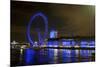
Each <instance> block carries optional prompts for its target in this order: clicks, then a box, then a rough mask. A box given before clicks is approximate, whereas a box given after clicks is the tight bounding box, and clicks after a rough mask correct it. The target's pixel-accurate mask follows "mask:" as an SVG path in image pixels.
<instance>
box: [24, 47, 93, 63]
mask: <svg viewBox="0 0 100 67" xmlns="http://www.w3.org/2000/svg"><path fill="white" fill-rule="evenodd" d="M90 53H91V51H89V50H81V51H79V50H68V49H41V50H33V49H26V50H25V52H24V55H23V56H24V62H25V63H24V65H30V64H33V65H34V64H54V63H70V62H82V61H91V58H90V56H89V55H90ZM80 58H81V59H80Z"/></svg>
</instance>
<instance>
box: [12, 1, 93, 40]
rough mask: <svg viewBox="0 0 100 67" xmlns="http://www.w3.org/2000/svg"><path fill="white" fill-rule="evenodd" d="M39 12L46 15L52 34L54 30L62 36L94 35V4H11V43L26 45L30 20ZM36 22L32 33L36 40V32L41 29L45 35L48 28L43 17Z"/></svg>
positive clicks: (19, 2) (16, 2)
mask: <svg viewBox="0 0 100 67" xmlns="http://www.w3.org/2000/svg"><path fill="white" fill-rule="evenodd" d="M37 12H42V13H44V14H45V15H46V16H47V18H48V30H49V32H50V30H52V29H55V30H57V31H58V35H59V37H61V36H66V37H71V36H72V35H73V36H95V6H93V5H73V4H72V5H71V4H57V3H56V4H54V3H53V4H51V3H41V2H24V1H22V2H21V1H11V41H13V40H16V41H18V42H27V37H26V30H27V25H28V23H29V20H30V17H31V16H32V15H34V14H35V13H37ZM33 22H34V23H33V24H32V27H31V34H33V35H32V36H33V37H34V38H37V33H36V30H35V29H36V28H37V27H38V28H40V30H41V32H44V26H45V25H44V23H43V19H42V18H41V17H37V18H36V19H35V20H34V21H33ZM36 22H37V23H36ZM48 36H49V35H48Z"/></svg>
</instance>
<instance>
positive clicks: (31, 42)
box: [27, 12, 48, 46]
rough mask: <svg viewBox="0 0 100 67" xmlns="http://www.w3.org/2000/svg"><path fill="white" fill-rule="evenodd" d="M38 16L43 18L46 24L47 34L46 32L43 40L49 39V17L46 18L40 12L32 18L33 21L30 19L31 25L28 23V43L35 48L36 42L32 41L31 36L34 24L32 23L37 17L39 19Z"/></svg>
mask: <svg viewBox="0 0 100 67" xmlns="http://www.w3.org/2000/svg"><path fill="white" fill-rule="evenodd" d="M38 16H40V17H41V18H43V20H44V23H45V32H44V35H43V39H45V38H46V37H47V33H48V19H47V17H46V16H45V15H44V14H43V13H42V12H38V13H36V14H34V15H33V16H32V17H31V19H30V21H29V23H28V27H27V37H28V41H29V43H30V46H33V45H34V41H33V40H32V38H31V34H30V29H31V25H32V23H33V22H32V21H33V20H34V19H35V18H36V17H38Z"/></svg>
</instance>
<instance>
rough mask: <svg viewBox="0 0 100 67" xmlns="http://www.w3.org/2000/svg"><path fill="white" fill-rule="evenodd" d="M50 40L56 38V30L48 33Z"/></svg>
mask: <svg viewBox="0 0 100 67" xmlns="http://www.w3.org/2000/svg"><path fill="white" fill-rule="evenodd" d="M50 38H57V31H56V30H51V31H50Z"/></svg>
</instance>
